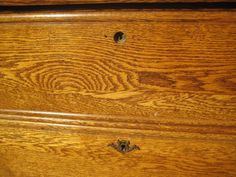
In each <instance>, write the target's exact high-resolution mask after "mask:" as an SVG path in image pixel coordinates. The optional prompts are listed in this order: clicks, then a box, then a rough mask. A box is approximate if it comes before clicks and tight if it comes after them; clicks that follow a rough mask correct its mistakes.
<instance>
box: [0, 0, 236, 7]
mask: <svg viewBox="0 0 236 177" xmlns="http://www.w3.org/2000/svg"><path fill="white" fill-rule="evenodd" d="M158 2H161V3H170V2H174V3H176V2H180V3H191V2H236V1H235V0H38V1H35V0H0V5H14V6H15V5H19V6H26V5H65V4H107V3H158Z"/></svg>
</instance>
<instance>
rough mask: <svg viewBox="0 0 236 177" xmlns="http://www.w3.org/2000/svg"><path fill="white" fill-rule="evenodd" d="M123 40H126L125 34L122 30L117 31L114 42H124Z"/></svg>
mask: <svg viewBox="0 0 236 177" xmlns="http://www.w3.org/2000/svg"><path fill="white" fill-rule="evenodd" d="M125 40H126V36H125V34H124V33H123V32H121V31H120V32H117V33H116V34H115V35H114V41H115V42H116V43H123V42H125Z"/></svg>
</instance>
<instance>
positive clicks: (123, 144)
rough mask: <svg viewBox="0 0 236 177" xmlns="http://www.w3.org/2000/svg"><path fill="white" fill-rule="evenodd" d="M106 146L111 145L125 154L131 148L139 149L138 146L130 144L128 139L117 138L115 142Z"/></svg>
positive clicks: (131, 149)
mask: <svg viewBox="0 0 236 177" xmlns="http://www.w3.org/2000/svg"><path fill="white" fill-rule="evenodd" d="M108 146H111V147H113V148H114V149H116V150H117V151H119V152H120V153H122V154H125V153H127V152H130V151H133V150H140V148H139V147H138V146H137V145H132V146H130V141H127V140H117V142H116V143H111V144H109V145H108Z"/></svg>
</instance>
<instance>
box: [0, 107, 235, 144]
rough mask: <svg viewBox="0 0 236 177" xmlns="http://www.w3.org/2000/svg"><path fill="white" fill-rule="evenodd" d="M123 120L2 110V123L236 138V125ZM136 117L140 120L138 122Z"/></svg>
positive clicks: (164, 135) (100, 130)
mask: <svg viewBox="0 0 236 177" xmlns="http://www.w3.org/2000/svg"><path fill="white" fill-rule="evenodd" d="M126 119H127V121H124V120H120V119H119V117H118V116H111V115H107V116H106V115H89V114H74V113H62V112H42V111H25V110H7V109H1V110H0V126H17V127H27V128H40V129H42V128H43V129H64V130H71V131H86V132H93V133H96V132H100V133H101V132H103V133H105V132H110V133H111V132H113V133H116V134H130V135H139V136H151V137H153V136H154V137H156V136H161V137H172V138H194V139H208V140H210V139H214V140H221V141H222V140H227V141H235V140H236V126H232V125H228V126H226V125H208V124H202V125H198V124H187V123H185V124H184V123H179V124H178V123H164V122H161V121H159V122H158V121H156V122H149V121H148V120H145V119H144V121H143V122H138V121H137V119H136V120H133V122H132V121H130V120H131V119H130V118H126ZM135 121H136V122H135Z"/></svg>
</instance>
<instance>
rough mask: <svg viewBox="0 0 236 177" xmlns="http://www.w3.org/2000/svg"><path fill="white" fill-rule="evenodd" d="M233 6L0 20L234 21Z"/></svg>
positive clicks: (1, 19)
mask: <svg viewBox="0 0 236 177" xmlns="http://www.w3.org/2000/svg"><path fill="white" fill-rule="evenodd" d="M235 12H236V9H230V10H229V9H228V10H224V9H218V10H217V9H211V10H206V9H205V10H161V9H158V10H153V9H144V10H135V9H132V10H127V9H126V10H103V11H96V10H73V11H38V12H37V11H36V12H21V13H14V12H0V23H17V22H25V23H27V22H109V21H112V22H207V23H211V22H214V23H215V22H221V23H233V22H236V15H235V14H234V13H235Z"/></svg>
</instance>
